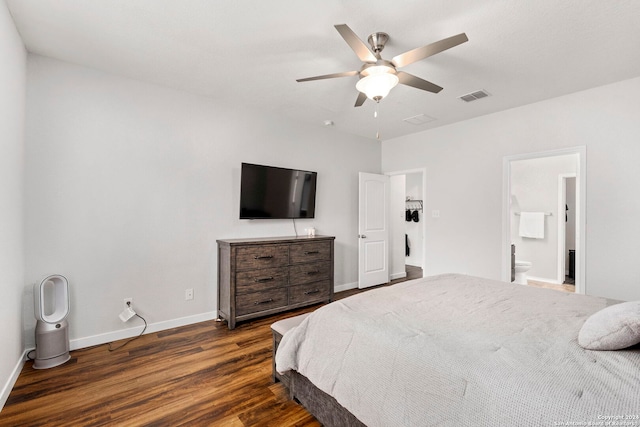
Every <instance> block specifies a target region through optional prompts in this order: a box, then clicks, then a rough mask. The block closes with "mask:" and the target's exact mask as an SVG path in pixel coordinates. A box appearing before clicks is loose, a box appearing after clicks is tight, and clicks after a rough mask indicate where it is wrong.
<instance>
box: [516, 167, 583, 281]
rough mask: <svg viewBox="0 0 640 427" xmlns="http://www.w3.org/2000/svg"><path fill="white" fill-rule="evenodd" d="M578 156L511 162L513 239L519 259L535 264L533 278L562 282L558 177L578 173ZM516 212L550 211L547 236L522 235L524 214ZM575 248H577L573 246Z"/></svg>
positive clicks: (530, 273) (546, 221)
mask: <svg viewBox="0 0 640 427" xmlns="http://www.w3.org/2000/svg"><path fill="white" fill-rule="evenodd" d="M577 168H578V156H577V155H575V154H572V155H564V156H550V157H543V158H538V159H526V160H517V161H512V162H511V215H510V216H509V220H510V222H511V243H513V244H515V245H516V259H518V260H523V261H529V262H531V263H532V264H533V265H532V266H531V270H529V272H528V273H527V275H528V276H529V278H531V279H533V280H542V281H545V282H551V283H558V282H559V283H562V282H561V281H560V280H561V279H564V277H562V278H558V236H559V235H558V231H559V230H558V216H561V217H562V218H564V215H565V212H564V210H563V211H561V212H558V200H559V199H558V197H559V194H558V190H559V182H558V179H559V178H558V177H559V175H560V174H565V173H576V172H577ZM515 212H518V213H520V212H547V213H551V215H550V216H545V218H544V239H532V238H528V237H520V233H519V229H520V218H521V217H520V216H518V215H515ZM571 249H575V248H574V247H573V246H571Z"/></svg>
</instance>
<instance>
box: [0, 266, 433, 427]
mask: <svg viewBox="0 0 640 427" xmlns="http://www.w3.org/2000/svg"><path fill="white" fill-rule="evenodd" d="M407 273H408V275H407V278H405V279H400V280H394V281H393V282H391V283H390V284H394V283H398V282H401V281H404V280H408V279H413V278H417V277H422V270H421V269H419V268H417V267H410V266H407ZM381 286H387V285H381ZM358 292H361V290H349V291H345V292H340V293H337V294H336V295H335V299H341V298H345V297H347V296H350V295H353V294H355V293H358ZM316 308H318V306H313V307H306V308H303V309H299V310H295V311H290V312H287V313H282V314H279V315H275V316H269V317H266V318H261V319H256V320H254V321H248V322H242V323H240V324H239V325H238V326H237V327H236V329H234V330H232V331H230V330H229V329H228V328H227V325H226V323H224V322H215V321H208V322H201V323H197V324H194V325H189V326H184V327H180V328H175V329H170V330H166V331H161V332H156V333H151V334H147V335H144V336H142V337H140V338H139V339H137V340H135V341H132V342H131V343H129V344H127V346H125V347H124V348H122V349H120V350H117V351H115V352H109V351H108V349H107V345H100V346H95V347H90V348H86V349H81V350H75V351H72V352H71V360H70V361H69V362H67V363H65V364H64V365H61V366H58V367H55V368H51V369H45V370H35V369H33V368H32V362H27V363H26V364H25V366H24V368H23V369H22V372H21V373H20V376H19V378H18V381H17V382H16V384H15V386H14V388H13V390H12V391H11V394H10V395H9V399H8V400H7V403H6V405H5V407H4V409H3V410H2V412H0V426H183V425H185V426H186V425H188V426H232V427H235V426H242V427H245V426H319V425H320V424H319V423H318V422H317V421H316V420H315V418H313V416H311V415H310V414H309V413H308V412H307V411H306V410H305V409H304V408H303V407H302V406H300V405H298V404H296V403H294V402H293V401H290V400H289V399H288V397H287V393H286V389H285V388H284V387H283V386H282V385H281V384H280V383H277V384H273V383H272V382H271V352H272V348H271V330H270V325H271V324H272V323H273V322H275V321H276V320H279V319H282V318H286V317H290V316H295V315H298V314H302V313H305V312H307V311H312V310H314V309H316ZM119 344H120V343H119V342H118V343H115V345H116V346H117V345H119Z"/></svg>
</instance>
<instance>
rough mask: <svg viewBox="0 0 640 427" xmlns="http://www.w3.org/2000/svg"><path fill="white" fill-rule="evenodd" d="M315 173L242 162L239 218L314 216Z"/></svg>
mask: <svg viewBox="0 0 640 427" xmlns="http://www.w3.org/2000/svg"><path fill="white" fill-rule="evenodd" d="M317 176H318V174H317V173H316V172H310V171H304V170H297V169H286V168H278V167H273V166H264V165H255V164H251V163H242V170H241V172H240V219H285V218H314V217H315V211H316V181H317Z"/></svg>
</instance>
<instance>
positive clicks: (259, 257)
mask: <svg viewBox="0 0 640 427" xmlns="http://www.w3.org/2000/svg"><path fill="white" fill-rule="evenodd" d="M271 258H273V255H256V256H254V257H253V259H271Z"/></svg>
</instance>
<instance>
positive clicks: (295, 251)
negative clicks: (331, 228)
mask: <svg viewBox="0 0 640 427" xmlns="http://www.w3.org/2000/svg"><path fill="white" fill-rule="evenodd" d="M325 260H326V261H329V260H331V242H326V241H325V242H310V243H299V244H295V245H291V250H290V253H289V262H290V263H291V264H298V263H302V262H311V261H325Z"/></svg>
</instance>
